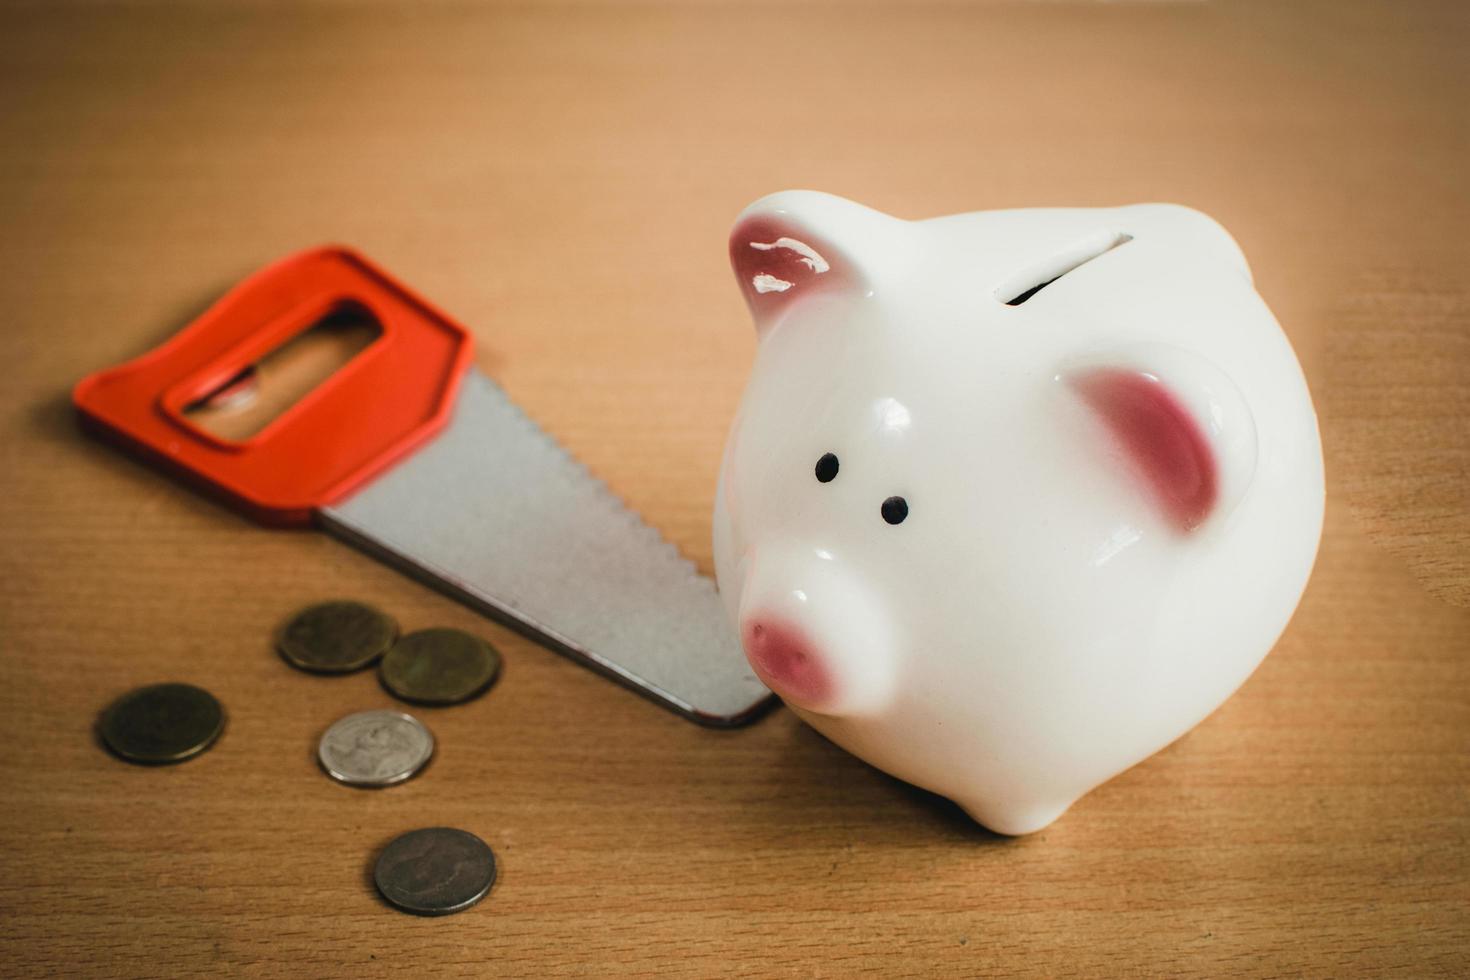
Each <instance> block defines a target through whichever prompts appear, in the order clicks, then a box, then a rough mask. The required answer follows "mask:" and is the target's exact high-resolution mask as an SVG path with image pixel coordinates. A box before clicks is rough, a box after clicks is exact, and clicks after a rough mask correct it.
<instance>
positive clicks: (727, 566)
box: [714, 191, 1323, 834]
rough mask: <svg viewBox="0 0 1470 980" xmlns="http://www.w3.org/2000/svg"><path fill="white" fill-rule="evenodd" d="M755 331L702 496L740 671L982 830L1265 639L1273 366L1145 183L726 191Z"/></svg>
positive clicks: (735, 260) (1271, 540)
mask: <svg viewBox="0 0 1470 980" xmlns="http://www.w3.org/2000/svg"><path fill="white" fill-rule="evenodd" d="M730 257H731V262H732V264H733V266H734V269H735V274H736V276H737V277H738V280H739V283H740V287H741V289H742V290H744V293H745V297H746V299H747V301H748V302H749V305H750V308H751V311H752V312H753V314H754V317H755V322H756V329H757V331H758V332H759V337H760V341H759V346H758V352H757V355H756V360H755V366H754V369H753V370H752V373H751V378H750V382H749V385H748V387H747V389H746V391H745V395H744V399H743V401H742V403H741V406H740V410H739V413H738V415H737V417H736V419H735V422H734V425H733V427H732V429H731V432H730V438H729V443H728V445H727V447H726V450H725V457H724V463H723V466H722V471H721V476H720V486H719V491H718V496H717V501H716V505H715V520H714V547H715V564H716V569H717V574H718V577H719V584H720V589H721V592H722V594H723V595H724V598H725V601H726V604H727V606H728V609H729V612H730V615H731V617H732V618H733V620H734V623H735V624H736V627H737V628H738V629H739V631H740V636H741V640H742V642H743V644H744V647H745V651H746V655H747V657H748V659H749V660H750V663H751V665H752V667H754V669H755V671H756V673H757V674H758V675H759V676H760V677H761V679H762V680H763V681H765V682H766V684H767V685H769V686H770V687H771V688H772V689H773V690H774V691H776V692H777V693H778V694H779V695H780V696H781V697H782V698H783V699H784V700H785V701H786V703H787V704H788V705H790V707H791V708H792V709H793V710H795V711H796V712H797V714H799V715H800V716H801V717H802V718H803V719H805V720H806V721H807V722H809V723H810V724H811V725H812V726H813V727H815V728H816V729H817V730H818V731H820V732H821V733H822V734H824V735H826V736H827V737H828V738H830V739H831V740H832V741H834V742H836V743H838V744H839V745H842V746H844V747H845V748H847V749H848V750H849V751H851V752H853V753H855V754H856V755H858V756H860V757H861V758H863V759H866V760H867V761H869V762H870V763H872V764H873V765H875V766H877V767H879V768H881V769H884V770H886V771H888V772H890V773H892V774H893V775H895V776H898V777H900V778H902V779H905V780H908V781H909V782H912V783H916V784H917V785H919V786H922V787H925V788H926V789H930V790H933V791H935V792H937V793H941V794H943V795H945V796H948V797H950V798H951V799H953V800H955V801H956V802H958V803H959V804H960V805H961V806H963V807H964V808H965V810H966V811H967V812H969V813H970V814H971V816H973V817H974V818H975V819H976V820H977V821H979V822H980V823H982V824H984V825H985V826H987V827H989V828H991V829H992V830H996V831H999V832H1001V833H1005V834H1024V833H1030V832H1032V831H1035V830H1039V829H1041V828H1042V827H1045V826H1046V825H1047V824H1049V823H1051V822H1052V821H1053V820H1055V819H1056V818H1057V817H1058V816H1060V815H1061V813H1062V812H1063V811H1064V810H1066V809H1067V807H1068V806H1070V805H1071V804H1072V803H1073V802H1074V801H1075V800H1076V799H1077V798H1078V797H1079V796H1081V795H1082V794H1084V793H1086V792H1087V791H1088V790H1090V789H1092V788H1093V787H1094V786H1096V785H1098V784H1099V783H1101V782H1103V781H1104V780H1106V779H1109V778H1110V777H1112V776H1113V775H1115V774H1116V773H1118V772H1120V771H1122V770H1123V769H1126V768H1127V767H1129V766H1131V765H1133V764H1135V763H1137V762H1139V761H1140V760H1142V759H1144V758H1146V757H1147V756H1149V755H1150V754H1152V753H1154V752H1156V751H1158V750H1159V749H1160V748H1162V747H1163V746H1165V745H1167V744H1168V743H1169V742H1171V741H1173V740H1174V739H1176V738H1178V737H1179V736H1180V735H1182V734H1184V733H1185V732H1186V731H1188V730H1189V729H1190V728H1191V727H1192V726H1194V725H1195V724H1196V723H1197V722H1199V721H1200V720H1201V719H1202V718H1204V717H1205V716H1206V715H1208V714H1209V713H1210V712H1211V711H1212V710H1213V709H1214V708H1215V707H1216V706H1218V705H1219V704H1220V703H1221V702H1222V701H1224V700H1225V698H1226V697H1228V696H1229V695H1230V693H1231V692H1232V691H1234V690H1235V689H1236V688H1237V687H1239V686H1240V684H1241V683H1242V682H1243V681H1244V680H1245V679H1246V677H1247V676H1249V674H1250V673H1251V671H1252V670H1253V669H1255V667H1256V665H1257V664H1259V663H1260V661H1261V659H1262V658H1263V657H1264V656H1265V655H1266V653H1267V651H1268V650H1270V648H1271V645H1272V644H1273V643H1274V642H1275V640H1276V638H1277V636H1278V635H1280V633H1281V631H1282V629H1283V628H1284V627H1285V625H1286V622H1287V620H1288V619H1289V618H1290V616H1291V613H1292V610H1293V609H1294V608H1295V607H1296V604H1297V601H1298V599H1299V598H1300V596H1301V593H1302V589H1303V588H1304V587H1305V585H1306V581H1307V576H1308V574H1309V573H1310V571H1311V566H1312V561H1313V558H1314V556H1315V554H1316V549H1317V541H1318V537H1319V535H1320V532H1321V525H1322V507H1323V482H1322V454H1321V446H1320V443H1319V440H1318V435H1317V423H1316V416H1315V414H1314V413H1313V410H1312V402H1311V398H1310V396H1309V395H1308V393H1307V387H1306V384H1305V382H1304V380H1303V378H1302V373H1301V368H1300V367H1299V365H1298V364H1297V361H1296V357H1295V356H1294V354H1293V353H1292V349H1291V346H1290V345H1289V344H1288V343H1287V340H1286V337H1285V336H1284V335H1283V334H1282V332H1281V329H1280V327H1278V326H1277V324H1276V321H1275V319H1274V318H1273V317H1272V315H1271V312H1270V311H1269V310H1268V309H1267V308H1266V306H1265V304H1264V303H1263V302H1262V301H1261V298H1260V297H1259V296H1258V295H1257V294H1256V291H1255V289H1254V288H1253V287H1252V285H1251V277H1250V271H1249V269H1248V268H1247V266H1246V262H1245V259H1244V257H1243V256H1242V255H1241V252H1240V249H1239V247H1238V246H1237V245H1236V244H1235V242H1234V241H1233V240H1232V239H1231V237H1230V236H1229V234H1227V233H1226V232H1225V231H1224V230H1223V229H1222V228H1221V227H1220V226H1219V225H1218V224H1216V223H1215V222H1214V221H1213V220H1211V219H1210V218H1208V217H1206V216H1204V215H1203V214H1200V213H1199V212H1196V211H1192V210H1189V209H1188V208H1183V207H1179V206H1175V205H1168V204H1143V205H1137V206H1133V207H1121V208H1111V209H1038V210H1018V211H989V212H978V213H974V214H960V215H954V216H952V217H946V218H935V219H932V220H928V221H914V222H910V221H902V220H899V219H897V218H892V217H889V216H888V215H885V214H882V213H880V212H877V211H873V210H871V209H869V208H866V207H862V206H861V205H858V204H854V203H852V202H851V201H846V200H843V199H842V198H838V197H833V196H831V195H828V194H819V193H815V192H810V191H791V192H786V193H781V194H775V195H772V196H770V197H767V198H764V199H762V200H760V201H758V202H756V203H755V204H753V205H751V206H750V207H749V208H747V209H746V211H745V212H744V213H743V214H742V215H741V217H740V219H739V221H738V222H737V224H736V226H735V229H734V232H733V233H732V236H731V239H730Z"/></svg>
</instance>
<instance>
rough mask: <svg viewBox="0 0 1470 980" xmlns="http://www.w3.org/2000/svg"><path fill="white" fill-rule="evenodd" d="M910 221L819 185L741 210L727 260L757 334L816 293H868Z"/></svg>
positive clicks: (767, 198)
mask: <svg viewBox="0 0 1470 980" xmlns="http://www.w3.org/2000/svg"><path fill="white" fill-rule="evenodd" d="M906 226H907V222H903V221H900V220H898V219H896V218H892V217H890V216H888V215H886V214H883V213H882V212H879V211H874V210H872V209H871V208H866V207H863V206H862V205H860V204H855V203H853V202H852V201H848V200H845V199H844V198H840V197H837V196H835V195H832V194H822V193H819V192H817V191H782V192H781V193H779V194H771V195H769V196H767V197H763V198H761V199H760V200H759V201H756V202H755V203H754V204H752V205H751V206H750V207H748V208H746V209H745V210H744V211H743V212H741V214H740V217H739V218H738V219H736V221H735V227H734V229H733V230H732V231H731V232H730V265H731V267H732V268H733V269H734V270H735V279H736V282H738V283H739V285H740V290H741V292H742V293H743V294H744V295H745V301H746V303H748V304H749V305H750V312H751V315H752V316H753V317H754V318H755V326H756V330H757V332H758V333H760V334H761V336H764V335H765V333H766V331H767V330H768V329H769V328H770V327H771V326H772V325H773V324H774V323H775V322H776V321H777V320H778V319H780V317H781V316H782V314H784V313H785V312H786V310H787V309H789V308H791V307H792V306H794V305H796V304H798V303H801V302H803V301H804V300H806V299H808V298H809V297H811V296H814V295H818V294H823V293H837V292H850V291H857V292H867V291H869V290H870V289H871V288H872V273H873V270H874V268H875V267H876V266H877V265H879V264H880V258H879V257H880V255H881V254H882V253H883V252H885V251H887V250H889V249H892V248H893V247H894V244H895V239H896V238H897V237H899V236H901V235H902V234H903V233H904V229H905V228H906Z"/></svg>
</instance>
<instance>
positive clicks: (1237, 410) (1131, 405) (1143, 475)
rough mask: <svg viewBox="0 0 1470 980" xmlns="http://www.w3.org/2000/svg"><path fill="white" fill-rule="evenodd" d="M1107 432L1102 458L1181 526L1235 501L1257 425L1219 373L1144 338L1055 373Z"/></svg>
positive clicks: (1211, 519)
mask: <svg viewBox="0 0 1470 980" xmlns="http://www.w3.org/2000/svg"><path fill="white" fill-rule="evenodd" d="M1058 380H1060V381H1062V382H1063V383H1065V384H1066V385H1067V386H1068V387H1069V388H1070V389H1071V391H1072V392H1073V393H1074V394H1075V395H1076V396H1077V397H1078V398H1080V399H1081V401H1082V402H1083V404H1085V405H1086V406H1087V408H1088V409H1089V410H1090V414H1091V415H1092V416H1093V418H1094V419H1095V420H1096V422H1097V423H1098V425H1099V426H1100V428H1101V429H1102V430H1104V432H1105V436H1106V438H1104V439H1103V440H1101V441H1100V445H1102V446H1103V448H1104V449H1105V452H1104V453H1103V454H1102V455H1103V456H1105V457H1106V458H1105V459H1101V460H1099V465H1103V466H1107V467H1112V468H1114V470H1115V472H1116V473H1117V477H1118V478H1119V479H1128V480H1131V481H1132V482H1133V485H1134V486H1136V487H1137V488H1138V489H1139V492H1141V493H1142V494H1144V495H1145V496H1146V497H1147V498H1148V499H1149V501H1150V502H1151V504H1152V506H1153V507H1154V508H1155V509H1156V511H1157V513H1158V514H1159V516H1160V517H1161V518H1162V520H1163V521H1164V522H1165V523H1166V524H1167V525H1169V526H1170V527H1172V528H1173V529H1174V530H1175V531H1177V532H1179V533H1181V534H1188V533H1192V532H1194V531H1196V530H1198V529H1200V528H1201V527H1203V526H1205V525H1206V524H1214V523H1216V522H1218V521H1221V520H1223V519H1224V518H1225V516H1226V515H1228V514H1229V513H1230V511H1231V510H1233V509H1234V507H1235V505H1236V504H1237V503H1239V502H1240V499H1241V497H1242V496H1243V495H1244V494H1245V491H1246V489H1247V488H1248V487H1249V486H1250V483H1251V479H1252V478H1253V477H1254V476H1255V470H1256V425H1255V419H1254V418H1253V417H1252V416H1251V412H1250V409H1249V407H1248V406H1247V405H1246V402H1245V398H1244V396H1242V395H1241V393H1240V389H1239V388H1237V387H1236V386H1235V383H1234V382H1232V381H1231V380H1230V378H1229V377H1227V376H1226V375H1225V373H1224V372H1223V371H1221V370H1220V369H1219V368H1217V367H1215V366H1214V365H1213V364H1211V363H1210V362H1209V361H1207V360H1205V359H1204V358H1202V357H1200V356H1199V355H1197V354H1194V353H1192V352H1190V351H1186V350H1183V349H1181V348H1178V347H1173V346H1170V345H1165V344H1146V345H1141V346H1136V347H1130V348H1125V349H1123V350H1119V351H1115V352H1109V353H1105V354H1102V355H1098V356H1089V357H1087V358H1084V359H1081V360H1078V361H1074V362H1072V363H1070V364H1068V365H1066V367H1065V368H1064V370H1063V371H1062V372H1061V373H1060V374H1059V375H1058Z"/></svg>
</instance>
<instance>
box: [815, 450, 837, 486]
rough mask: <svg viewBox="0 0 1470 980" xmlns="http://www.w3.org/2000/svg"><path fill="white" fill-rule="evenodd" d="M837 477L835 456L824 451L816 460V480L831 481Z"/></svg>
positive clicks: (821, 481)
mask: <svg viewBox="0 0 1470 980" xmlns="http://www.w3.org/2000/svg"><path fill="white" fill-rule="evenodd" d="M836 478H837V457H836V456H833V455H832V454H831V453H826V454H825V455H823V456H822V458H821V459H819V460H817V482H819V483H831V482H832V481H833V480H835V479H836Z"/></svg>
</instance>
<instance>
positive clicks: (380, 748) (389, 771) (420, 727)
mask: <svg viewBox="0 0 1470 980" xmlns="http://www.w3.org/2000/svg"><path fill="white" fill-rule="evenodd" d="M433 754H434V736H433V735H432V734H431V733H430V732H429V730H428V729H427V728H425V727H424V724H423V722H421V721H419V720H418V719H417V718H414V717H413V716H411V715H406V714H404V713H403V712H401V711H359V712H358V713H357V714H355V715H348V716H347V717H346V718H343V719H342V720H340V721H338V722H337V723H336V724H334V725H333V726H332V727H331V728H328V729H327V730H326V733H325V734H323V735H322V740H321V741H320V742H319V743H317V749H316V756H317V759H318V760H319V761H320V762H321V764H322V768H323V769H324V770H326V773H327V775H328V776H331V777H332V778H333V779H335V780H337V781H338V782H340V783H346V784H347V785H349V786H391V785H393V784H394V783H401V782H403V781H404V780H405V779H408V778H409V777H410V776H412V775H414V774H415V773H417V772H418V771H419V770H420V769H422V768H424V766H425V765H426V764H427V763H428V761H429V757H430V756H432V755H433Z"/></svg>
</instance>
